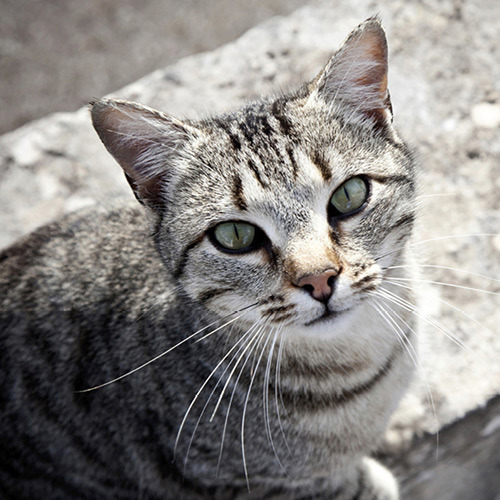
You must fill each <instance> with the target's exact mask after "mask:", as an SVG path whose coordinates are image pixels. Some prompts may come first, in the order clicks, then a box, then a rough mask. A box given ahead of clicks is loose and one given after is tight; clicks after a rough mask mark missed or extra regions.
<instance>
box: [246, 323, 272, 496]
mask: <svg viewBox="0 0 500 500" xmlns="http://www.w3.org/2000/svg"><path fill="white" fill-rule="evenodd" d="M271 333H272V331H271V332H270V333H268V334H267V336H266V341H265V343H264V345H263V347H262V349H261V352H260V355H259V358H258V360H257V364H256V365H255V370H254V372H253V373H252V376H251V379H250V384H249V385H248V390H247V396H246V398H245V403H244V405H243V416H242V419H241V458H242V460H243V471H244V473H245V481H246V483H247V489H248V491H250V480H249V477H248V468H247V460H246V455H245V419H246V414H247V408H248V401H249V399H250V393H251V392H252V386H253V383H254V381H255V376H256V375H257V371H258V368H259V365H260V361H261V360H262V356H263V354H264V351H265V349H266V346H267V344H268V342H269V339H270V338H271Z"/></svg>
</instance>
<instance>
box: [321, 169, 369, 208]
mask: <svg viewBox="0 0 500 500" xmlns="http://www.w3.org/2000/svg"><path fill="white" fill-rule="evenodd" d="M367 199H368V184H367V181H366V180H365V179H363V178H362V177H352V178H351V179H349V180H347V181H345V182H344V183H343V184H342V185H340V186H339V187H338V188H337V189H336V190H335V192H334V193H333V195H332V197H331V199H330V205H331V208H332V209H333V214H334V215H349V214H352V213H354V212H356V210H359V209H360V208H361V207H362V206H363V204H364V203H365V201H366V200H367Z"/></svg>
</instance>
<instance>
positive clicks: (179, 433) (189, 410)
mask: <svg viewBox="0 0 500 500" xmlns="http://www.w3.org/2000/svg"><path fill="white" fill-rule="evenodd" d="M241 316H243V314H242V315H240V316H238V317H237V318H235V319H233V320H231V322H232V321H236V319H239V318H241ZM227 324H229V322H228V323H226V324H225V325H223V326H226V325H227ZM223 326H222V327H223ZM222 327H219V328H218V329H219V330H220V329H221V328H222ZM243 339H244V338H243V337H242V338H240V339H238V341H237V342H235V344H234V345H233V347H231V349H229V351H228V352H227V353H226V354H225V355H224V356H223V357H222V359H221V360H220V361H219V362H218V363H217V364H216V366H215V368H214V369H213V370H212V371H211V372H210V375H208V377H207V378H206V379H205V382H203V384H202V385H201V387H200V388H199V389H198V392H197V393H196V394H195V396H194V398H193V399H192V400H191V403H190V404H189V407H188V409H187V410H186V412H185V413H184V417H183V419H182V422H181V425H180V426H179V430H178V431H177V437H176V438H175V444H174V457H175V454H176V450H177V445H178V444H179V439H180V437H181V434H182V430H183V428H184V425H185V423H186V420H187V418H188V416H189V413H190V412H191V409H192V408H193V406H194V404H195V403H196V401H197V399H198V397H199V395H200V394H201V392H202V391H203V389H204V388H205V387H206V385H207V384H208V382H209V381H210V379H211V378H212V377H213V375H214V374H215V372H216V371H217V370H218V369H219V367H220V366H221V365H222V363H224V361H225V360H226V359H227V358H228V357H229V356H230V354H231V353H232V352H233V350H234V349H236V347H237V346H238V345H239V344H240V342H242V341H243Z"/></svg>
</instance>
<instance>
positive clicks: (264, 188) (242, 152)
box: [92, 19, 415, 335]
mask: <svg viewBox="0 0 500 500" xmlns="http://www.w3.org/2000/svg"><path fill="white" fill-rule="evenodd" d="M92 118H93V122H94V126H95V128H96V130H97V132H98V134H99V136H100V137H101V139H102V141H103V143H104V144H105V146H106V147H107V149H108V150H109V151H110V153H111V154H112V155H113V156H114V157H115V158H116V159H117V161H118V162H119V163H120V164H121V166H122V167H123V170H124V172H125V175H126V176H127V179H128V180H129V182H130V185H131V186H132V189H133V190H134V193H135V195H136V197H137V198H138V199H139V200H140V201H141V203H143V204H144V205H146V206H147V207H149V209H150V210H151V211H152V212H153V213H155V214H156V217H157V221H158V223H157V243H158V245H159V248H160V252H161V254H162V257H163V259H164V261H165V264H166V266H167V268H169V270H170V272H171V273H172V274H173V276H174V277H175V279H176V280H178V283H179V284H180V286H181V287H183V289H184V290H185V291H186V293H187V294H188V295H189V296H191V297H192V298H194V299H195V300H197V301H199V302H201V303H202V304H203V305H204V306H205V307H206V308H207V309H209V310H211V311H215V312H216V313H218V314H219V315H221V316H225V315H227V314H230V313H232V312H234V311H240V310H243V309H245V308H248V309H247V310H246V311H245V314H244V318H243V319H246V320H248V322H252V323H253V322H256V321H259V320H262V321H266V322H267V323H268V324H270V325H285V326H286V327H287V328H288V329H290V330H293V331H302V332H306V333H308V334H324V335H331V334H332V332H333V333H335V332H336V331H338V330H339V328H340V325H344V326H343V327H342V328H345V325H347V324H348V323H349V322H350V321H352V318H355V317H356V315H357V314H358V312H359V311H360V308H362V307H365V305H366V303H367V302H369V300H370V299H371V294H372V293H373V291H374V290H376V289H377V287H378V286H379V285H380V283H381V281H382V279H383V276H384V273H385V272H386V271H385V268H386V267H387V266H389V265H392V264H395V263H400V262H401V261H400V259H401V258H402V257H401V256H402V255H403V254H404V251H405V250H404V249H405V244H406V242H407V241H408V239H409V237H410V235H411V231H412V225H413V218H414V210H415V202H414V201H415V200H414V198H415V187H414V172H413V168H414V167H413V160H412V157H411V154H410V153H409V151H408V148H407V147H406V146H405V145H404V144H403V143H402V141H401V140H400V139H399V138H398V136H397V135H396V133H395V131H394V130H393V127H392V114H391V105H390V100H389V94H388V90H387V45H386V39H385V35H384V32H383V30H382V28H381V26H380V23H379V21H378V20H377V19H369V20H367V21H366V22H365V23H363V24H362V25H360V26H359V27H358V28H357V29H356V30H354V31H353V32H352V33H351V34H350V36H349V37H348V39H347V40H346V42H345V43H344V45H343V46H342V47H341V48H340V50H338V51H337V53H336V54H335V55H334V56H333V57H332V59H331V60H330V61H329V63H328V64H327V65H326V67H325V68H324V69H323V71H322V72H321V73H320V74H319V75H318V77H317V78H316V79H315V80H313V81H312V82H311V83H309V84H307V85H305V86H304V87H302V88H301V89H299V90H298V91H297V92H296V93H293V94H291V95H286V96H281V97H278V98H277V99H269V100H264V101H259V102H256V103H253V104H249V105H247V106H246V107H244V108H243V109H240V110H238V111H236V112H234V113H231V114H227V115H224V116H219V117H216V118H212V119H207V120H202V121H180V120H177V119H175V118H172V117H170V116H167V115H165V114H163V113H160V112H157V111H154V110H152V109H149V108H145V107H143V106H140V105H137V104H133V103H130V102H125V101H119V100H107V99H106V100H102V101H98V102H96V103H94V104H93V105H92ZM398 259H399V260H398ZM342 328H340V329H342Z"/></svg>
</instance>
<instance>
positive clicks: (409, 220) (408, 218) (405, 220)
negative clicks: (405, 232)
mask: <svg viewBox="0 0 500 500" xmlns="http://www.w3.org/2000/svg"><path fill="white" fill-rule="evenodd" d="M414 222H415V215H414V214H406V215H403V216H402V217H401V218H399V219H398V220H397V221H396V222H395V223H394V224H393V225H392V227H391V229H396V228H397V227H401V226H412V225H413V223H414Z"/></svg>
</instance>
